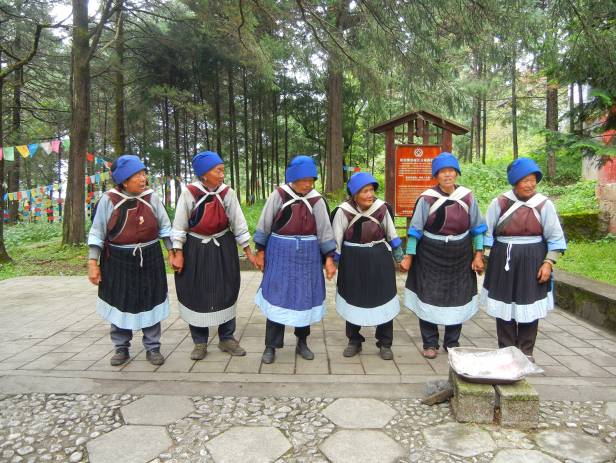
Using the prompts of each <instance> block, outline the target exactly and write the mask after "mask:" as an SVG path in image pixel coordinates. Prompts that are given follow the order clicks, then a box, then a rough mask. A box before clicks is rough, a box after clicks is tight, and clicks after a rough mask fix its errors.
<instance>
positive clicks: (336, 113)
mask: <svg viewBox="0 0 616 463" xmlns="http://www.w3.org/2000/svg"><path fill="white" fill-rule="evenodd" d="M335 60H336V58H335V57H334V56H332V55H331V54H330V56H329V57H328V64H327V71H328V76H327V137H326V143H327V154H326V163H327V181H326V183H325V191H326V192H328V193H332V192H334V191H336V190H339V189H340V188H342V187H343V175H342V163H343V159H342V157H343V154H344V153H343V139H342V79H343V76H342V69H341V68H340V66H339V64H338V63H336V62H335Z"/></svg>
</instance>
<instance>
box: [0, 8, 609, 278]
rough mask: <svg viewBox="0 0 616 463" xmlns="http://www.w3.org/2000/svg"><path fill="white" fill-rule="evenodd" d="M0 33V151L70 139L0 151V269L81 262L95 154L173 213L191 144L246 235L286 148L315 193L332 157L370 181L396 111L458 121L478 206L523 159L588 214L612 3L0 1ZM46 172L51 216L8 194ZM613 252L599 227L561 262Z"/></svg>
mask: <svg viewBox="0 0 616 463" xmlns="http://www.w3.org/2000/svg"><path fill="white" fill-rule="evenodd" d="M0 32H1V34H0V94H1V98H0V114H1V117H0V144H1V145H2V147H9V146H20V145H28V144H31V143H33V142H36V143H41V142H46V141H50V140H55V139H63V140H66V142H65V143H64V144H63V146H64V148H61V149H60V152H59V153H50V154H48V153H46V152H44V151H43V150H42V149H38V150H37V151H35V152H33V153H30V155H29V156H25V157H22V156H20V155H15V156H14V157H13V160H8V159H7V156H6V152H7V150H6V149H5V150H4V152H5V156H4V157H1V158H0V211H5V214H4V220H0V279H3V278H10V277H13V276H18V275H33V274H55V275H58V274H85V254H86V252H85V247H84V245H83V243H84V240H85V237H86V232H87V228H88V224H89V222H88V215H89V205H90V204H91V203H92V202H93V201H94V200H95V198H96V197H97V195H98V194H100V191H104V190H105V189H107V188H109V187H111V184H110V182H108V181H107V182H105V181H101V182H98V183H95V182H89V184H87V185H86V184H85V182H84V178H85V176H94V175H95V174H96V173H99V172H101V171H104V170H105V166H106V164H104V163H103V164H102V165H101V164H99V163H97V162H91V161H92V159H93V158H94V157H96V158H97V159H101V160H104V162H107V161H113V160H114V159H115V158H117V156H119V155H120V154H123V153H134V154H137V155H139V156H140V157H142V158H143V159H144V161H145V163H146V165H147V166H148V170H149V174H150V178H151V180H152V181H153V184H154V185H155V186H156V187H157V188H158V189H159V190H160V193H161V195H162V197H163V199H164V201H165V204H166V206H167V207H168V210H169V212H170V214H173V208H174V200H175V196H176V195H175V194H174V192H175V191H179V189H180V188H181V185H182V184H184V183H186V182H188V181H191V179H192V173H191V168H190V160H191V158H192V156H193V155H194V154H195V153H197V152H199V151H202V150H205V149H209V150H214V151H217V152H219V153H221V155H222V156H223V158H224V159H225V162H226V172H227V175H226V183H228V184H230V185H231V186H232V187H233V188H234V189H235V190H236V191H237V192H238V195H239V196H240V198H241V200H242V205H243V207H244V210H245V213H246V215H247V218H248V220H249V223H250V225H251V227H252V228H254V225H255V223H256V219H257V217H258V215H259V213H260V210H261V207H262V204H263V201H264V198H266V197H267V195H268V194H269V192H270V191H271V190H272V188H273V187H274V186H275V185H277V184H279V183H280V182H282V181H284V167H285V165H286V164H287V162H288V161H289V160H290V159H291V158H292V157H293V156H294V155H296V154H308V155H312V156H314V158H315V160H316V161H317V162H318V163H319V165H320V175H321V178H320V181H319V182H318V183H317V187H318V188H319V189H320V190H322V191H324V192H325V193H326V194H327V196H328V198H329V200H330V203H335V202H336V201H339V200H340V199H342V198H343V196H344V188H343V186H344V182H345V181H346V177H347V174H348V173H349V171H348V170H345V167H346V168H347V169H351V170H352V169H353V168H355V167H359V168H360V169H361V170H364V171H369V172H373V173H374V174H375V175H376V176H377V178H379V180H381V181H382V180H383V172H384V140H383V139H382V136H380V135H374V134H371V133H369V132H368V131H367V129H368V128H369V127H371V126H373V125H375V124H376V123H378V122H381V121H383V120H386V119H389V118H391V117H394V116H397V115H399V114H402V113H404V112H407V111H411V110H416V109H426V110H429V111H433V112H435V113H438V114H441V115H443V116H444V117H447V118H450V119H453V120H455V121H457V122H459V123H461V124H464V125H466V126H468V127H469V129H470V132H469V133H468V134H467V135H465V136H456V137H454V150H453V151H454V153H455V154H456V155H457V156H459V157H460V159H462V160H463V162H464V164H463V167H462V169H463V176H462V177H461V182H462V183H464V184H466V185H469V186H471V187H472V188H473V190H474V191H475V194H476V195H477V197H478V198H479V200H480V203H481V205H482V208H483V209H484V211H485V207H486V206H487V203H488V202H489V200H490V199H491V198H493V197H494V196H496V195H497V194H498V193H500V192H502V191H504V190H506V189H507V187H508V186H507V183H506V176H505V168H506V165H507V164H508V163H509V162H510V161H511V160H512V159H513V158H515V157H517V156H522V155H523V156H532V157H534V158H535V159H537V161H538V162H539V163H540V165H541V166H542V168H543V169H544V172H545V173H546V180H545V181H544V182H542V184H541V190H542V191H543V192H546V193H548V194H550V195H551V196H552V197H553V199H555V201H556V204H557V208H558V210H559V213H561V215H562V214H568V213H584V214H591V215H592V214H595V215H596V213H597V211H598V210H597V201H596V198H595V183H594V182H592V181H591V182H589V181H584V180H582V178H581V171H582V169H581V160H582V158H583V157H584V156H593V155H594V156H597V155H598V156H599V157H601V156H611V155H615V154H616V149H615V148H614V141H613V140H612V141H611V142H609V141H610V138H609V137H606V133H607V134H610V133H612V132H610V131H611V130H614V129H616V3H614V2H609V1H602V0H539V1H529V0H515V1H509V0H439V1H422V0H414V1H393V0H392V1H390V0H380V1H370V0H366V1H346V0H344V1H343V0H328V1H317V0H311V1H308V0H295V1H291V0H286V1H275V0H236V1H230V0H229V1H209V0H182V1H178V0H168V1H160V0H156V1H147V2H146V1H139V0H135V1H128V0H100V1H99V2H91V3H90V4H88V1H87V0H73V1H72V2H70V3H69V2H65V1H53V0H52V1H44V0H37V1H26V0H12V1H10V2H7V1H6V0H0ZM606 141H607V142H609V143H606ZM101 169H102V170H101ZM53 183H58V185H60V189H61V191H59V192H54V193H53V194H54V195H56V197H61V198H62V202H61V204H58V205H57V207H58V208H59V209H60V210H61V211H62V215H63V220H62V222H61V223H59V222H58V221H55V222H53V223H48V220H46V217H45V215H44V214H42V215H39V216H38V219H37V217H35V216H34V214H29V215H28V216H27V218H25V217H24V214H23V211H24V203H23V201H14V200H9V198H8V195H7V194H6V193H8V192H17V191H22V190H32V189H36V188H38V187H39V186H46V185H51V184H53ZM24 219H25V220H24ZM398 223H399V224H401V225H403V224H404V220H403V219H402V220H399V221H398ZM596 238H600V239H596ZM615 254H616V241H615V240H614V239H613V238H612V237H610V236H607V237H596V236H590V235H589V236H588V237H584V236H582V237H577V238H575V239H574V240H572V242H571V243H570V249H569V251H568V253H567V255H566V256H565V258H564V259H563V261H562V263H559V266H562V267H563V268H566V269H569V270H572V271H574V272H578V273H581V274H585V275H588V276H590V277H592V278H597V279H602V280H604V281H608V282H612V283H616V262H614V259H613V258H612V259H609V258H608V259H606V256H609V255H612V256H613V255H615Z"/></svg>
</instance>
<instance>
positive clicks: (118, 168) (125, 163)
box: [111, 154, 145, 185]
mask: <svg viewBox="0 0 616 463" xmlns="http://www.w3.org/2000/svg"><path fill="white" fill-rule="evenodd" d="M142 170H145V166H144V165H143V162H141V159H139V158H138V157H137V156H135V155H134V154H123V155H122V156H120V157H119V158H118V159H116V160H115V161H114V162H113V164H111V178H112V179H113V181H114V183H115V184H116V185H121V184H122V183H124V182H125V181H126V180H128V179H129V178H131V177H132V176H133V175H135V174H136V173H137V172H140V171H142Z"/></svg>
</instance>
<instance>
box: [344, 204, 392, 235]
mask: <svg viewBox="0 0 616 463" xmlns="http://www.w3.org/2000/svg"><path fill="white" fill-rule="evenodd" d="M383 204H384V202H383V201H382V200H380V199H377V200H375V201H374V203H373V204H372V206H370V207H369V208H368V209H366V210H365V211H360V210H358V209H356V208H354V207H353V206H352V205H351V204H349V203H347V202H344V203H342V204H341V205H340V209H342V210H344V211H347V212H348V213H349V214H353V215H354V217H353V218H352V219H351V221H350V222H349V226H348V227H347V228H351V227H352V226H353V224H354V223H355V222H357V221H358V220H359V219H361V218H362V217H365V218H366V219H369V220H372V221H373V222H374V223H376V224H377V225H381V222H379V221H378V220H377V219H376V218H374V217H372V214H374V213H375V212H376V211H377V210H378V209H379V208H380V207H381V206H382V205H383Z"/></svg>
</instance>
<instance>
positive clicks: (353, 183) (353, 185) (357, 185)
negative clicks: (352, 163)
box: [347, 172, 379, 196]
mask: <svg viewBox="0 0 616 463" xmlns="http://www.w3.org/2000/svg"><path fill="white" fill-rule="evenodd" d="M370 184H372V185H374V191H376V190H377V189H378V188H379V182H377V181H376V179H375V178H374V177H373V176H372V175H370V174H369V173H368V172H357V173H356V174H353V175H352V176H351V178H350V179H349V181H348V182H347V191H348V192H349V194H350V195H351V196H355V194H357V193H358V192H359V191H360V190H361V189H362V188H363V187H365V186H366V185H370Z"/></svg>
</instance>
